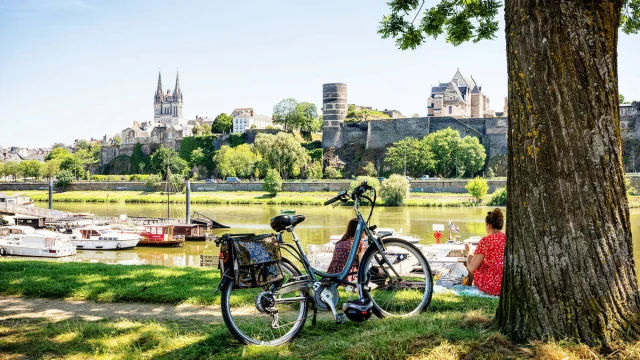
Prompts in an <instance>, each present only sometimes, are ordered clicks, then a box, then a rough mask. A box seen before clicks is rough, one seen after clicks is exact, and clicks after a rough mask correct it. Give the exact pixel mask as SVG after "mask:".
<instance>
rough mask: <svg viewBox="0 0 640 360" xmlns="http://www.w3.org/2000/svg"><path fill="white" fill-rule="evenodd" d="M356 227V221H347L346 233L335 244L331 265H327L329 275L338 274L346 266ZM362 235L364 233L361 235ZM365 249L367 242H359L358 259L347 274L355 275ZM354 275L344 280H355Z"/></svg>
mask: <svg viewBox="0 0 640 360" xmlns="http://www.w3.org/2000/svg"><path fill="white" fill-rule="evenodd" d="M357 227H358V219H351V220H349V225H347V232H346V233H345V234H344V235H342V239H340V241H338V242H337V243H336V248H335V250H333V257H332V258H331V263H330V264H329V269H328V270H327V272H328V273H329V274H335V273H339V272H340V271H342V269H344V267H345V265H347V260H348V259H349V253H350V252H351V247H352V246H353V239H354V237H355V236H356V228H357ZM362 234H363V235H364V232H363V233H362ZM366 249H367V242H366V241H365V240H362V241H360V249H359V250H358V258H357V259H356V261H354V263H353V266H352V267H351V270H350V271H349V273H355V272H357V271H358V263H359V260H358V259H360V258H361V257H362V254H364V251H365V250H366ZM355 278H356V275H349V276H347V278H346V279H345V280H346V281H353V280H355Z"/></svg>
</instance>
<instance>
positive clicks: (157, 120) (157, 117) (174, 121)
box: [153, 73, 184, 126]
mask: <svg viewBox="0 0 640 360" xmlns="http://www.w3.org/2000/svg"><path fill="white" fill-rule="evenodd" d="M183 105H184V104H183V101H182V90H180V78H179V77H178V73H176V86H175V88H174V89H173V93H172V92H171V89H167V92H166V93H165V92H164V91H163V90H162V75H161V74H160V73H158V89H157V90H156V94H155V96H154V100H153V110H154V112H153V122H154V124H159V125H163V126H168V125H173V126H179V125H182V124H183V122H182V106H183Z"/></svg>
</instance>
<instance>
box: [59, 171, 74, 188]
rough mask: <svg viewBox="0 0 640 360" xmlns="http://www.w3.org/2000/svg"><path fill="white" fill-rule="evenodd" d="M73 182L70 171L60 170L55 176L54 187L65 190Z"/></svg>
mask: <svg viewBox="0 0 640 360" xmlns="http://www.w3.org/2000/svg"><path fill="white" fill-rule="evenodd" d="M72 182H73V173H72V172H71V170H60V172H59V173H58V175H57V176H56V186H57V187H61V188H63V189H64V188H65V187H66V186H67V185H69V184H71V183H72Z"/></svg>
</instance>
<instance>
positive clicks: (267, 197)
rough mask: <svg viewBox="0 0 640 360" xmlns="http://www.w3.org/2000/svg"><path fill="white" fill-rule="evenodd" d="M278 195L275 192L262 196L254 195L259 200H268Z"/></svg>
mask: <svg viewBox="0 0 640 360" xmlns="http://www.w3.org/2000/svg"><path fill="white" fill-rule="evenodd" d="M276 196H278V195H273V194H262V195H260V196H254V197H253V198H254V199H258V200H268V199H274V198H275V197H276Z"/></svg>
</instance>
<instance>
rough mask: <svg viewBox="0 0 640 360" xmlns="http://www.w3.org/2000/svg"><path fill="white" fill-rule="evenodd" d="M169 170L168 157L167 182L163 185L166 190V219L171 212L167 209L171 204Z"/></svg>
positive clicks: (169, 216)
mask: <svg viewBox="0 0 640 360" xmlns="http://www.w3.org/2000/svg"><path fill="white" fill-rule="evenodd" d="M169 172H170V170H169V159H167V183H166V185H165V188H166V190H167V219H169V218H171V212H170V210H169V207H170V206H171V205H169V190H170V187H169V176H170V174H169Z"/></svg>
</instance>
